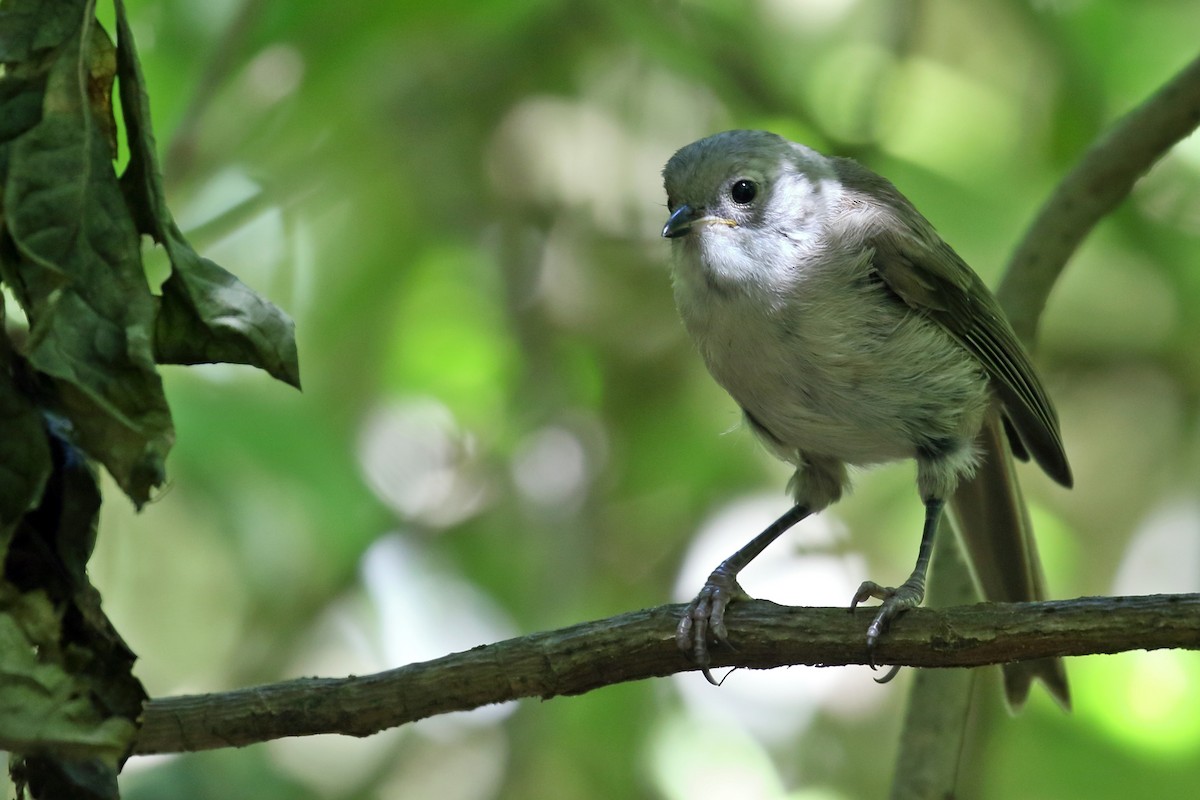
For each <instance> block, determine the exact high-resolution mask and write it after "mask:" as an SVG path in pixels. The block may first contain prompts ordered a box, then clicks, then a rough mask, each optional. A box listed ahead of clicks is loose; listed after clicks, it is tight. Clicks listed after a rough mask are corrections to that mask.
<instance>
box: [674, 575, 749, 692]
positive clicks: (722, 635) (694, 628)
mask: <svg viewBox="0 0 1200 800" xmlns="http://www.w3.org/2000/svg"><path fill="white" fill-rule="evenodd" d="M748 599H750V595H748V594H746V591H745V590H744V589H743V588H742V587H741V585H740V584H739V583H738V582H737V580H736V579H735V578H734V576H733V574H731V573H729V572H726V571H723V570H721V569H720V568H718V569H716V570H714V571H713V573H712V574H711V575H709V576H708V580H707V581H705V583H704V587H703V588H702V589H700V591H699V593H698V594H697V595H696V597H695V599H693V600H692V602H690V603H688V606H687V608H686V609H685V610H684V612H683V617H681V618H680V620H679V625H678V626H677V627H676V628H675V644H676V645H678V647H679V649H680V650H682V651H683V652H684V653H686V654H687V656H688V658H690V659H691V660H692V662H693V663H694V664H696V665H697V666H698V667H700V671H701V673H703V675H704V677H705V679H706V680H707V681H708V682H709V683H711V684H712V685H713V686H719V685H720V684H719V683H718V682H717V680H716V679H714V678H713V676H712V671H711V670H710V669H709V664H710V663H711V661H712V660H711V658H710V657H709V654H708V645H709V640H710V637H711V640H712V641H715V642H717V643H719V644H723V645H725V646H726V647H729V648H731V649H732V647H733V645H731V644H730V643H729V631H728V629H727V628H726V627H725V609H726V608H728V607H729V604H730V603H732V602H733V601H734V600H748Z"/></svg>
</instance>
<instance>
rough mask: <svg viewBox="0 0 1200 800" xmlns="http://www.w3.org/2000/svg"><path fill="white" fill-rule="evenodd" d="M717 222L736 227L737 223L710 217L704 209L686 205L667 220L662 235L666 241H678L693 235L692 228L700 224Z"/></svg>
mask: <svg viewBox="0 0 1200 800" xmlns="http://www.w3.org/2000/svg"><path fill="white" fill-rule="evenodd" d="M708 222H716V223H720V224H721V225H728V226H730V227H736V226H737V223H736V222H734V221H733V220H731V219H724V218H723V217H713V216H709V214H708V212H707V211H706V210H705V209H704V207H703V206H702V207H700V208H692V207H691V206H689V205H688V204H686V203H684V204H683V205H681V206H680V207H679V208H677V209H675V211H674V213H672V214H671V218H670V219H668V220H667V224H666V225H664V226H663V229H662V235H663V238H664V239H676V238H678V237H680V236H686V235H687V234H689V233H691V231H692V227H693V226H694V225H697V224H699V223H708Z"/></svg>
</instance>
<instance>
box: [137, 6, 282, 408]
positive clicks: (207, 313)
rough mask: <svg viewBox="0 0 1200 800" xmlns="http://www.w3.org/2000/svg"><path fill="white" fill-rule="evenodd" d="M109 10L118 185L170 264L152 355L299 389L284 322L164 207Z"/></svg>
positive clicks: (144, 117) (150, 140)
mask: <svg viewBox="0 0 1200 800" xmlns="http://www.w3.org/2000/svg"><path fill="white" fill-rule="evenodd" d="M116 6H117V41H118V45H119V46H118V65H117V69H118V71H119V73H120V90H121V107H122V111H123V114H124V119H125V128H126V131H127V136H128V139H129V150H130V157H129V165H128V166H127V167H126V170H125V173H124V174H123V175H122V176H121V187H122V189H123V190H124V191H125V194H126V198H127V200H128V203H129V207H130V209H131V211H132V212H133V214H134V217H135V218H136V220H137V225H138V230H139V231H140V232H142V233H145V234H147V235H149V236H151V237H152V238H153V239H154V240H155V241H156V242H158V243H160V244H161V245H163V247H164V248H165V249H166V252H167V257H168V258H169V259H170V261H171V277H170V278H168V279H167V281H166V282H165V283H164V284H163V287H162V299H161V303H160V306H159V318H158V322H157V325H156V327H155V340H154V344H155V354H156V357H157V359H158V361H159V362H160V363H164V364H201V363H214V362H229V363H235V364H248V365H250V366H254V367H258V368H260V369H262V370H265V371H266V372H267V373H268V374H270V375H271V376H273V377H275V378H277V379H278V380H281V381H284V382H285V383H288V384H290V385H292V386H295V387H296V388H300V365H299V359H298V356H297V353H296V340H295V332H294V329H295V326H294V324H293V322H292V320H291V318H290V317H289V316H288V315H287V314H285V313H284V312H283V311H282V310H280V309H279V308H278V307H277V306H275V305H274V304H272V303H271V302H270V301H268V300H266V299H265V298H263V297H262V296H260V295H259V294H258V293H256V292H255V291H254V290H252V289H250V288H249V287H248V286H246V285H245V284H244V283H242V282H241V281H240V280H238V279H237V278H236V277H235V276H234V275H232V274H231V273H229V272H227V271H226V270H224V269H222V268H221V267H220V266H218V265H216V264H214V263H213V262H212V261H209V260H208V259H205V258H201V257H200V256H199V255H198V254H197V253H196V251H195V250H193V249H192V246H191V245H190V244H188V242H187V240H186V239H185V238H184V236H183V234H182V233H181V232H180V230H179V228H178V226H177V225H176V224H175V220H174V218H173V217H172V216H171V212H170V210H169V209H168V208H167V203H166V199H165V195H164V191H163V186H162V175H161V172H160V170H159V167H158V157H157V155H156V151H155V143H154V134H153V132H152V130H151V127H150V106H149V100H148V98H147V95H146V88H145V81H144V80H143V78H142V73H141V67H140V66H139V64H138V60H137V52H136V50H135V48H134V43H133V36H132V34H131V32H130V30H129V22H128V20H127V19H126V16H125V7H124V4H123V3H122V2H120V0H118V2H117V4H116Z"/></svg>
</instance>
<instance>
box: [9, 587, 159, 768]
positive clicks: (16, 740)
mask: <svg viewBox="0 0 1200 800" xmlns="http://www.w3.org/2000/svg"><path fill="white" fill-rule="evenodd" d="M61 623H62V620H61V618H60V614H59V612H57V611H56V610H55V606H54V604H53V603H52V602H51V601H50V600H49V598H47V597H46V595H45V594H44V593H42V592H30V593H27V594H20V593H18V592H16V591H15V590H14V589H13V587H12V586H11V585H10V584H8V583H5V582H0V749H3V750H9V751H12V752H19V753H33V752H43V751H44V752H51V751H52V752H54V753H55V754H56V755H58V756H61V757H63V758H71V759H83V758H102V759H104V760H105V761H107V762H109V763H112V764H114V765H115V764H117V763H118V761H119V760H120V759H121V757H122V756H123V755H124V754H125V752H126V750H127V749H128V747H129V743H130V742H131V741H132V740H133V736H134V735H135V733H136V731H137V728H136V726H135V725H134V722H133V720H131V719H127V718H124V717H120V716H106V715H104V714H102V713H101V712H100V711H99V709H98V708H97V707H96V705H95V704H94V703H93V701H92V698H91V697H90V695H89V692H88V691H86V685H82V684H81V679H80V678H79V677H78V676H76V675H72V674H70V673H69V672H68V671H67V670H66V669H65V668H64V666H63V664H62V663H60V662H59V661H58V660H57V659H55V658H47V657H46V654H47V653H49V654H55V655H61V649H62V648H61V646H60V643H59V635H60V629H61Z"/></svg>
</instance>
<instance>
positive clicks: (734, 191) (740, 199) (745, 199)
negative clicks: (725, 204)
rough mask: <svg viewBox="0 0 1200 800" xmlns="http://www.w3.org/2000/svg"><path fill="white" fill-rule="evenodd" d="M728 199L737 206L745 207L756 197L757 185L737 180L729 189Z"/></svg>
mask: <svg viewBox="0 0 1200 800" xmlns="http://www.w3.org/2000/svg"><path fill="white" fill-rule="evenodd" d="M729 197H730V199H732V200H733V202H735V203H737V204H738V205H739V206H747V205H750V204H751V203H753V202H754V198H755V197H758V184H757V183H755V182H754V181H752V180H748V179H746V178H739V179H738V180H736V181H734V182H733V186H730V187H729Z"/></svg>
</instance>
